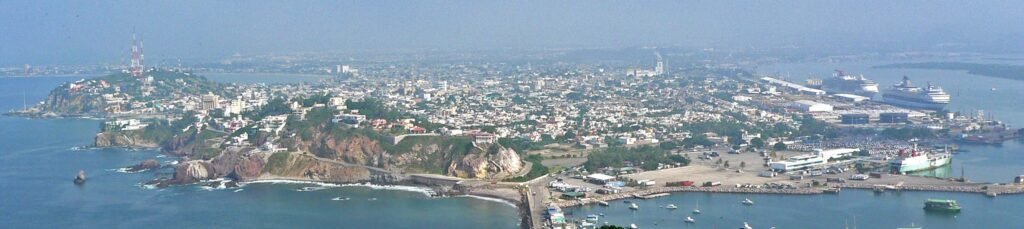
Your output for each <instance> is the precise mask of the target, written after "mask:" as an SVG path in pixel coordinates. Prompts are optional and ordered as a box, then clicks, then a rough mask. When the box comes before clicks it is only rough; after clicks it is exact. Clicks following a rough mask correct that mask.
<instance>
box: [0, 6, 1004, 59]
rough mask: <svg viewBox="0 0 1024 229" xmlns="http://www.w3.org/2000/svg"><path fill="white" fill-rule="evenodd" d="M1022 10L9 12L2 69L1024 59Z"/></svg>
mask: <svg viewBox="0 0 1024 229" xmlns="http://www.w3.org/2000/svg"><path fill="white" fill-rule="evenodd" d="M1021 8H1024V4H1022V3H1020V2H984V3H977V2H935V1H898V2H889V1H840V2H818V1H787V2H771V3H767V2H736V1H725V2H719V1H713V2H704V1H694V2H675V1H643V2H639V3H637V2H630V3H625V2H612V1H596V2H591V1H587V2H576V1H569V2H516V3H510V2H433V1H425V2H391V1H384V2H300V3H295V2H260V3H255V4H254V3H251V2H236V1H227V2H201V1H192V2H186V3H184V4H183V3H180V2H163V1H156V2H133V1H124V2H117V4H100V3H92V2H49V1H41V2H37V1H31V2H0V27H3V28H5V31H8V33H6V34H5V36H0V66H17V65H23V64H31V65H47V64H83V63H89V64H92V63H118V62H121V61H122V60H126V59H127V53H128V48H129V46H130V42H131V34H132V32H133V31H135V32H137V33H138V34H139V36H140V37H141V38H142V39H143V40H144V43H145V49H146V50H145V51H146V54H147V56H146V58H147V59H151V60H158V59H178V58H181V59H188V60H202V59H206V60H209V59H219V58H225V57H228V56H230V55H231V54H234V53H242V54H247V55H248V54H274V53H304V52H317V53H324V52H378V51H398V50H448V51H460V50H503V49H510V50H516V49H526V50H529V49H534V50H536V49H560V48H598V47H639V46H665V47H668V46H676V47H689V48H705V47H714V48H719V49H734V50H760V49H772V48H780V47H804V48H807V49H813V50H816V51H818V50H820V51H826V52H828V51H833V52H834V51H848V52H875V51H893V50H902V51H934V50H953V51H970V52H1018V53H1019V52H1024V46H1022V45H1020V43H1019V42H1018V41H1019V40H1022V38H1024V25H1021V24H1019V23H1018V22H1020V21H1024V14H1020V13H1017V9H1021Z"/></svg>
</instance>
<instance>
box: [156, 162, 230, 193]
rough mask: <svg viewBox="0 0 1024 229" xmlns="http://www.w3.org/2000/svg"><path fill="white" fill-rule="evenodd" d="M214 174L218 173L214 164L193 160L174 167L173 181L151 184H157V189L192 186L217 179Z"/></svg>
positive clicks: (158, 181) (157, 181)
mask: <svg viewBox="0 0 1024 229" xmlns="http://www.w3.org/2000/svg"><path fill="white" fill-rule="evenodd" d="M214 174H216V171H214V170H213V165H212V164H210V163H208V162H204V161H199V160H192V161H187V162H185V163H181V164H179V165H178V166H176V167H174V176H173V177H171V179H164V180H156V181H153V182H150V183H149V184H155V185H157V187H167V186H170V185H183V184H192V183H196V182H199V181H202V180H206V179H212V178H216V177H215V176H214Z"/></svg>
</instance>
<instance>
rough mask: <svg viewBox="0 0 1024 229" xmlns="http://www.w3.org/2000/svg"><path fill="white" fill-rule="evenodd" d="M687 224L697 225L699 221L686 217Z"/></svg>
mask: <svg viewBox="0 0 1024 229" xmlns="http://www.w3.org/2000/svg"><path fill="white" fill-rule="evenodd" d="M686 222H687V223H696V222H697V221H696V220H693V217H690V216H687V217H686Z"/></svg>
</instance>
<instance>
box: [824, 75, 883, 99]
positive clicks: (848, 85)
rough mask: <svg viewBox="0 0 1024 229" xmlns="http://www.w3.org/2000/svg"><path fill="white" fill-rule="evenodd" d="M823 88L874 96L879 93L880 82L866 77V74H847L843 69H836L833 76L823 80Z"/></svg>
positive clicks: (834, 91) (832, 91) (836, 91)
mask: <svg viewBox="0 0 1024 229" xmlns="http://www.w3.org/2000/svg"><path fill="white" fill-rule="evenodd" d="M821 89H823V90H825V91H829V92H831V93H852V94H856V95H861V96H866V97H874V96H875V94H878V83H875V81H873V80H870V79H867V78H864V75H858V76H854V75H847V74H846V73H844V72H843V71H842V70H836V72H835V73H833V74H832V78H828V79H825V80H824V81H822V83H821Z"/></svg>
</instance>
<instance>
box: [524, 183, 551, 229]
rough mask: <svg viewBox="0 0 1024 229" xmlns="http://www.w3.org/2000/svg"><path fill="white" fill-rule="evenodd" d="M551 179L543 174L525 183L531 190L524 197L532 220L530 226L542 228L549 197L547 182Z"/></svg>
mask: <svg viewBox="0 0 1024 229" xmlns="http://www.w3.org/2000/svg"><path fill="white" fill-rule="evenodd" d="M553 179H554V178H551V177H550V176H544V177H543V178H540V179H536V180H533V182H527V183H526V184H527V185H528V186H529V187H530V190H529V191H530V192H531V193H530V194H529V195H527V198H526V199H527V203H528V206H529V207H530V219H531V220H532V221H533V226H532V227H530V228H544V211H545V210H547V206H548V203H550V197H551V193H550V191H549V190H548V188H547V184H548V182H551V181H552V180H553Z"/></svg>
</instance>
